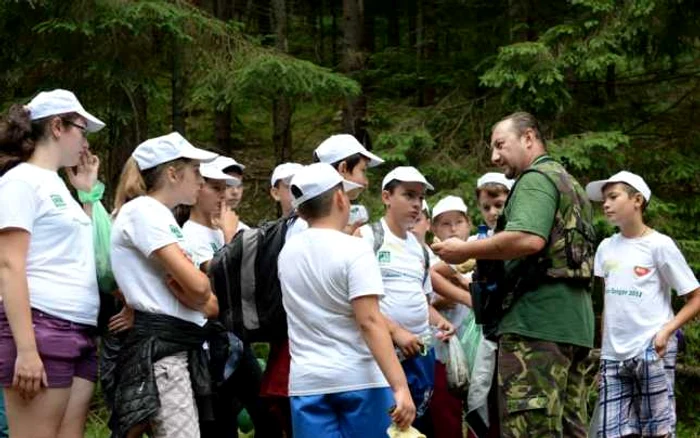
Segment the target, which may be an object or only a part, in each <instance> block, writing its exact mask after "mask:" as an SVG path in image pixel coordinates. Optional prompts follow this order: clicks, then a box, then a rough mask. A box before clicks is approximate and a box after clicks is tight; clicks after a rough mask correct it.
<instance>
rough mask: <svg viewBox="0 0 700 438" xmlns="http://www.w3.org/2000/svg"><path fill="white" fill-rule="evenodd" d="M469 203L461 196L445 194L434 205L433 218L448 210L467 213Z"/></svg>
mask: <svg viewBox="0 0 700 438" xmlns="http://www.w3.org/2000/svg"><path fill="white" fill-rule="evenodd" d="M467 210H468V209H467V205H466V204H465V203H464V200H463V199H462V198H460V197H459V196H452V195H450V196H445V197H444V198H442V199H441V200H439V201H438V202H437V204H435V207H433V219H435V218H436V217H438V216H440V215H441V214H443V213H446V212H448V211H458V212H460V213H464V214H465V215H466V214H467Z"/></svg>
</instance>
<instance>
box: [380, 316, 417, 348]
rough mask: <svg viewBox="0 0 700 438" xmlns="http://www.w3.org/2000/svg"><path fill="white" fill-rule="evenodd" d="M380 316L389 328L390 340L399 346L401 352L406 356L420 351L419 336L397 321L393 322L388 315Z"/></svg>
mask: <svg viewBox="0 0 700 438" xmlns="http://www.w3.org/2000/svg"><path fill="white" fill-rule="evenodd" d="M382 316H384V321H385V322H386V325H387V327H388V328H389V335H390V336H391V340H392V342H393V343H394V344H395V345H396V346H397V347H399V350H401V353H403V355H404V356H406V357H413V356H415V355H417V354H419V353H420V351H421V344H420V338H419V337H418V336H416V335H414V334H413V333H411V332H409V331H408V330H406V329H405V328H403V327H401V325H400V324H399V323H397V322H394V321H393V320H392V319H391V318H389V317H388V316H386V315H382Z"/></svg>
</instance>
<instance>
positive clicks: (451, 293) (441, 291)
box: [430, 262, 472, 307]
mask: <svg viewBox="0 0 700 438" xmlns="http://www.w3.org/2000/svg"><path fill="white" fill-rule="evenodd" d="M446 271H447V273H448V275H452V273H454V271H452V268H450V266H449V265H447V263H445V262H440V263H437V264H436V265H435V266H433V267H432V268H430V280H431V281H432V283H433V290H434V291H435V293H437V294H438V295H440V296H442V297H445V298H447V299H449V300H452V301H454V302H457V303H462V304H464V305H467V306H469V307H472V296H471V294H470V293H469V291H466V290H464V289H462V288H461V287H459V286H457V285H456V284H454V283H453V282H452V281H450V280H449V279H448V278H449V277H447V276H446V275H445V274H446ZM458 275H459V274H458Z"/></svg>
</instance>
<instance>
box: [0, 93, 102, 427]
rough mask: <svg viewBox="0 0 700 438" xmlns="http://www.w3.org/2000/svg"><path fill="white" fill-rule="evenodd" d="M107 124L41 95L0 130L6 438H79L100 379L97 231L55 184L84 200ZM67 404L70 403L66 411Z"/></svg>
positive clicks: (70, 100) (67, 99) (66, 101)
mask: <svg viewBox="0 0 700 438" xmlns="http://www.w3.org/2000/svg"><path fill="white" fill-rule="evenodd" d="M102 127H104V123H103V122H101V121H100V120H99V119H97V118H96V117H95V116H93V115H92V114H90V113H88V112H87V111H85V109H84V108H83V106H82V105H81V104H80V102H79V101H78V99H77V98H76V97H75V95H74V94H73V93H71V92H70V91H66V90H53V91H48V92H41V93H39V94H38V95H36V96H35V97H34V98H33V99H32V100H31V101H30V102H29V103H28V104H27V105H24V106H23V105H13V106H12V107H10V109H9V111H8V112H7V114H6V115H5V117H3V120H2V122H0V176H1V178H0V205H2V206H3V208H2V209H0V248H2V251H0V265H1V266H3V269H0V295H2V300H0V384H1V385H2V386H3V388H4V396H5V403H6V406H7V413H8V420H9V425H10V435H11V436H18V437H20V436H21V437H25V436H57V435H61V436H82V434H83V430H84V427H85V421H86V417H87V412H88V407H89V403H90V399H91V396H92V392H93V389H94V384H95V381H96V379H97V359H96V343H95V339H94V336H93V333H94V329H95V326H96V325H97V315H98V310H99V304H100V299H99V294H98V285H97V278H96V267H95V255H94V249H93V238H92V232H93V229H92V223H91V219H90V217H89V216H88V215H87V214H86V211H89V210H90V209H89V208H87V207H86V211H84V210H83V209H82V208H81V207H80V205H79V204H78V203H77V202H76V200H75V199H73V197H72V195H71V193H70V191H69V190H68V187H66V184H65V183H64V181H63V179H61V177H60V176H59V174H58V171H59V169H61V168H71V167H73V166H77V169H78V170H77V171H76V170H74V169H70V170H69V171H68V175H69V179H70V181H71V184H72V185H73V186H74V187H75V188H76V189H78V190H81V191H83V192H91V190H92V189H93V188H94V187H95V186H96V182H97V171H98V167H99V160H98V159H97V158H96V157H93V156H92V155H90V154H89V152H88V150H87V146H88V144H87V141H86V134H87V133H89V132H95V131H98V130H100V129H101V128H102ZM69 400H70V403H69Z"/></svg>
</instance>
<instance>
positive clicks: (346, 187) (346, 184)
mask: <svg viewBox="0 0 700 438" xmlns="http://www.w3.org/2000/svg"><path fill="white" fill-rule="evenodd" d="M341 182H342V183H343V191H345V193H347V192H351V191H353V190H357V189H362V188H364V187H363V186H362V185H360V184H356V183H354V182H352V181H348V180H346V179H344V180H342V181H341ZM334 187H335V186H334ZM330 189H332V187H330V188H329V189H328V190H330ZM323 193H325V192H321V193H317V194H313V193H312V194H310V195H309V196H302V197H301V198H298V199H294V200H293V201H292V206H293V207H294V208H297V207H299V206H300V205H301V204H303V203H304V202H306V201H308V200H309V199H313V198H316V197H318V196H320V195H321V194H323Z"/></svg>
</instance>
